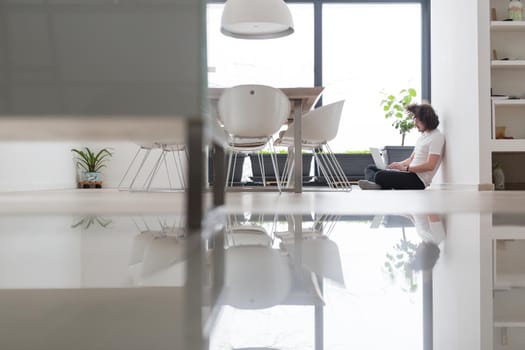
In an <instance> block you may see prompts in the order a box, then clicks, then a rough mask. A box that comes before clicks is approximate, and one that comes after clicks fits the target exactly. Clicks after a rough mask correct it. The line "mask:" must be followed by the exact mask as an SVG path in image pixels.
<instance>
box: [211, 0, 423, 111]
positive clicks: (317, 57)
mask: <svg viewBox="0 0 525 350" xmlns="http://www.w3.org/2000/svg"><path fill="white" fill-rule="evenodd" d="M224 2H225V1H223V0H208V3H224ZM285 2H286V3H289V4H313V6H314V85H315V86H323V4H420V5H421V96H422V98H423V99H424V100H426V101H429V102H430V101H431V75H430V68H431V61H430V47H431V45H430V38H431V37H430V0H402V1H400V0H309V1H308V0H285Z"/></svg>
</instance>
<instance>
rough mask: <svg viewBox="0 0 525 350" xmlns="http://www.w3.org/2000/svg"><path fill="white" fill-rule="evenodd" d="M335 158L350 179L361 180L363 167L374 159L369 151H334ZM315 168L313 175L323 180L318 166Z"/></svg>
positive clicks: (363, 172)
mask: <svg viewBox="0 0 525 350" xmlns="http://www.w3.org/2000/svg"><path fill="white" fill-rule="evenodd" d="M334 155H335V158H336V159H337V161H338V162H339V165H341V168H343V172H344V173H345V175H346V177H347V179H348V180H350V181H356V180H362V179H364V178H365V168H366V167H367V166H369V165H370V164H374V159H373V158H372V155H371V154H370V153H335V154H334ZM314 168H315V175H316V177H317V179H318V181H320V182H324V178H323V177H322V176H321V174H320V171H319V168H318V167H317V166H315V167H314Z"/></svg>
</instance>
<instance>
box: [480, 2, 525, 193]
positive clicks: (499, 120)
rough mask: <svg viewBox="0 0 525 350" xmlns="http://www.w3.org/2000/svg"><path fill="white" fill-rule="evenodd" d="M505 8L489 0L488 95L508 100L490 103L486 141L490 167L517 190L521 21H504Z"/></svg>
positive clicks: (523, 47) (520, 173) (523, 55)
mask: <svg viewBox="0 0 525 350" xmlns="http://www.w3.org/2000/svg"><path fill="white" fill-rule="evenodd" d="M507 5H508V2H506V1H501V0H490V6H491V13H492V16H493V18H491V21H490V50H491V52H490V54H491V57H492V59H491V61H490V69H491V74H490V75H491V82H490V83H491V93H492V95H493V96H496V95H500V96H508V97H509V99H501V98H498V99H496V98H493V99H492V100H491V107H492V113H491V135H490V140H487V141H488V144H489V150H490V154H491V158H492V162H493V164H494V163H498V164H500V165H501V166H502V168H503V171H504V173H505V182H506V186H505V188H506V189H521V188H522V187H525V84H524V83H523V82H524V81H525V21H505V19H506V18H507ZM494 16H495V18H494ZM503 128H504V132H503V135H500V134H501V130H502V129H503ZM497 129H498V131H499V132H496V131H497ZM497 134H498V137H496V136H497ZM502 136H503V137H502ZM521 164H523V165H521ZM507 184H508V185H507Z"/></svg>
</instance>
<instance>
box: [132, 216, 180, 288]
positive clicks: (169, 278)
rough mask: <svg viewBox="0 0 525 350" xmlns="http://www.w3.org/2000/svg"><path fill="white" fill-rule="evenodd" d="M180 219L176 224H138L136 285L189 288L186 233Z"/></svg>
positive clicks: (142, 221)
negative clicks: (187, 280)
mask: <svg viewBox="0 0 525 350" xmlns="http://www.w3.org/2000/svg"><path fill="white" fill-rule="evenodd" d="M179 219H180V218H178V217H177V218H176V219H175V223H174V224H168V223H167V219H162V218H158V219H156V220H154V221H153V222H152V223H148V222H147V220H146V219H144V218H141V219H140V220H134V223H135V225H136V227H137V229H138V231H139V234H137V235H136V236H135V238H134V239H133V246H132V250H131V254H130V261H129V271H130V273H131V276H132V280H133V283H134V284H135V285H150V286H184V285H185V281H186V233H185V232H186V231H185V230H184V229H183V227H184V226H183V225H182V223H181V222H180V221H181V220H179ZM153 225H155V228H154V229H152V228H151V227H152V226H153Z"/></svg>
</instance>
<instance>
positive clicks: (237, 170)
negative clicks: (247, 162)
mask: <svg viewBox="0 0 525 350" xmlns="http://www.w3.org/2000/svg"><path fill="white" fill-rule="evenodd" d="M245 158H246V154H244V153H237V160H235V154H234V155H233V156H232V164H231V168H230V179H229V181H228V183H230V182H231V181H232V180H231V177H232V176H233V184H240V183H241V180H242V169H243V166H244V159H245ZM228 159H229V155H227V154H226V155H225V156H224V169H227V167H228ZM224 176H226V174H224ZM208 182H209V184H210V185H213V183H214V175H213V155H212V154H210V155H209V157H208Z"/></svg>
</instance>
